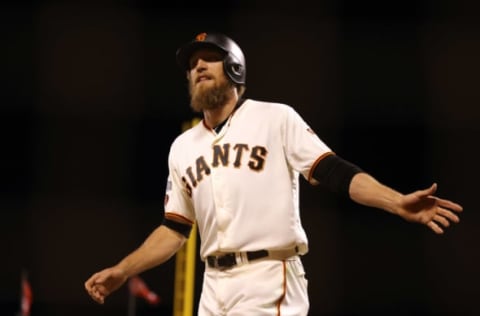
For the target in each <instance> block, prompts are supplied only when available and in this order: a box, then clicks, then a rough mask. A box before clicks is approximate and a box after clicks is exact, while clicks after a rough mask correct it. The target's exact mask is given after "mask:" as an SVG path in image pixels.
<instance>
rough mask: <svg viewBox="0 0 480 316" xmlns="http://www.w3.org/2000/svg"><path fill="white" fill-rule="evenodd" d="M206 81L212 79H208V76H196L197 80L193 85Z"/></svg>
mask: <svg viewBox="0 0 480 316" xmlns="http://www.w3.org/2000/svg"><path fill="white" fill-rule="evenodd" d="M208 80H212V77H210V76H209V75H201V76H198V78H197V80H195V83H199V82H202V81H208Z"/></svg>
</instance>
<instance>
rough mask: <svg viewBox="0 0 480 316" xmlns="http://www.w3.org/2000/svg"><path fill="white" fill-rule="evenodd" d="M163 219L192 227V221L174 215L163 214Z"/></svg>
mask: <svg viewBox="0 0 480 316" xmlns="http://www.w3.org/2000/svg"><path fill="white" fill-rule="evenodd" d="M165 218H166V219H168V220H171V221H174V222H178V223H181V224H187V225H193V221H191V220H189V219H188V218H186V217H184V216H182V215H179V214H176V213H165Z"/></svg>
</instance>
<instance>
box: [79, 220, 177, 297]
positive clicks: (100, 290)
mask: <svg viewBox="0 0 480 316" xmlns="http://www.w3.org/2000/svg"><path fill="white" fill-rule="evenodd" d="M185 240H186V237H185V236H183V235H182V234H180V233H178V232H176V231H174V230H172V229H170V228H168V227H166V226H164V225H161V226H159V227H158V228H157V229H155V230H154V231H153V232H152V233H151V234H150V236H148V238H147V239H146V240H145V241H144V243H143V244H142V245H141V246H140V247H139V248H138V249H137V250H135V251H133V252H132V253H131V254H129V255H128V256H126V257H125V258H124V259H123V260H122V261H120V262H119V263H118V264H116V265H115V266H112V267H110V268H107V269H104V270H102V271H100V272H97V273H95V274H93V275H92V276H91V277H90V278H89V279H88V280H87V281H86V282H85V289H86V290H87V292H88V294H90V296H91V297H92V298H93V299H94V300H95V301H96V302H98V303H100V304H103V302H104V301H105V298H106V297H107V296H108V295H110V294H111V293H112V292H113V291H115V290H117V289H118V288H119V287H120V286H122V284H123V283H125V281H126V280H127V279H128V278H129V277H131V276H133V275H136V274H139V273H141V272H143V271H145V270H148V269H150V268H153V267H155V266H157V265H160V264H162V263H164V262H165V261H167V260H168V259H169V258H170V257H172V256H173V255H174V254H175V253H176V252H177V251H178V250H179V249H180V247H182V245H183V244H184V243H185Z"/></svg>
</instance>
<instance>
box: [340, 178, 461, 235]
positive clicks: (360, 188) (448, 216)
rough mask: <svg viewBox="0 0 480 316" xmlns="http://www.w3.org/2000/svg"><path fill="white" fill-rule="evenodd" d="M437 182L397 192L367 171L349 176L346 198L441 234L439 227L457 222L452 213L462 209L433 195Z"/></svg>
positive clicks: (456, 217) (441, 228) (455, 216)
mask: <svg viewBox="0 0 480 316" xmlns="http://www.w3.org/2000/svg"><path fill="white" fill-rule="evenodd" d="M436 190H437V184H435V183H434V184H433V185H432V186H431V187H429V188H427V189H424V190H418V191H415V192H412V193H410V194H401V193H399V192H397V191H395V190H393V189H392V188H389V187H388V186H385V185H383V184H381V183H380V182H378V181H377V180H376V179H375V178H373V177H372V176H370V175H369V174H367V173H364V172H361V173H357V174H356V175H355V176H353V178H352V180H351V182H350V186H349V195H350V198H351V199H352V200H353V201H355V202H357V203H359V204H362V205H365V206H371V207H376V208H379V209H383V210H385V211H388V212H390V213H392V214H396V215H398V216H400V217H402V218H403V219H405V220H407V221H409V222H415V223H420V224H423V225H426V226H428V227H429V228H430V229H431V230H433V231H434V232H435V233H437V234H443V232H444V231H443V228H447V227H449V226H450V222H454V223H458V222H459V221H460V219H459V218H458V216H457V215H456V214H455V213H459V212H461V211H462V210H463V208H462V206H460V205H459V204H457V203H454V202H451V201H448V200H444V199H441V198H438V197H436V196H434V194H435V191H436Z"/></svg>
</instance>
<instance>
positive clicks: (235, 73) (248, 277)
mask: <svg viewBox="0 0 480 316" xmlns="http://www.w3.org/2000/svg"><path fill="white" fill-rule="evenodd" d="M177 62H178V64H179V65H180V67H181V68H182V69H183V70H184V71H185V72H186V76H187V79H188V83H189V92H190V96H191V106H192V108H193V109H194V110H195V111H199V112H202V113H203V120H202V121H201V123H199V124H197V125H196V126H194V127H193V128H191V129H189V130H187V131H186V132H184V133H182V134H181V135H180V136H178V137H177V138H176V139H175V141H174V142H173V144H172V145H171V148H170V153H169V158H168V168H169V176H168V181H167V186H166V197H165V218H164V221H163V222H162V223H161V225H160V226H159V227H158V228H157V229H155V230H154V231H153V232H152V233H151V235H150V236H149V237H148V238H147V239H146V240H145V242H144V243H143V244H142V245H141V246H140V247H139V248H138V249H136V250H135V251H133V252H132V253H131V254H130V255H128V256H126V257H125V258H124V259H123V260H121V261H120V262H119V263H118V264H116V265H114V266H112V267H110V268H107V269H105V270H103V271H100V272H98V273H96V274H94V275H93V276H92V277H90V278H89V279H88V280H87V281H86V283H85V288H86V290H87V291H88V293H89V294H90V295H91V297H92V298H93V299H94V300H95V301H97V302H99V303H103V302H104V300H105V298H106V297H107V296H108V295H109V294H111V293H112V292H113V291H114V290H116V289H117V288H118V287H120V286H121V285H122V284H123V283H124V282H125V281H126V280H127V279H128V278H129V277H130V276H133V275H136V274H139V273H141V272H143V271H145V270H147V269H150V268H153V267H155V266H157V265H159V264H161V263H163V262H165V261H166V260H168V259H169V258H170V257H171V256H173V255H174V254H175V253H176V251H177V250H179V248H180V247H181V246H182V245H183V244H184V242H185V240H186V239H187V238H188V236H189V233H190V229H191V227H192V225H193V223H197V224H198V229H199V233H200V238H201V246H200V256H201V258H202V260H203V261H204V262H205V272H204V278H203V288H202V294H201V298H200V303H199V307H198V313H199V315H255V316H258V315H283V316H285V315H292V316H299V315H307V313H308V308H309V300H308V295H307V280H306V278H305V272H304V269H303V266H302V262H301V259H300V258H301V256H302V255H304V254H305V253H306V252H307V251H308V240H307V236H306V234H305V231H304V229H303V228H302V224H301V221H300V216H299V178H300V175H302V176H303V178H305V179H306V181H308V182H310V183H311V184H318V183H320V184H322V186H324V187H326V188H328V189H330V190H332V191H333V192H337V193H338V194H343V195H345V196H346V197H349V198H351V199H352V200H353V201H355V202H357V203H360V204H362V205H366V206H371V207H375V208H379V209H383V210H385V211H388V212H390V213H392V214H395V215H398V216H401V217H402V218H404V219H405V220H407V221H410V222H416V223H420V224H424V225H426V226H428V227H429V228H430V229H431V230H433V232H435V233H437V234H441V233H443V232H444V228H445V227H448V226H449V225H450V222H455V223H456V222H458V221H459V218H458V216H457V215H456V214H455V213H457V212H460V211H462V207H461V206H460V205H458V204H456V203H454V202H451V201H448V200H444V199H440V198H438V197H435V196H433V194H434V193H435V191H436V188H437V185H436V184H433V185H432V186H431V187H429V188H427V189H423V190H418V191H415V192H413V193H410V194H401V193H399V192H397V191H395V190H394V189H392V188H389V187H387V186H385V185H383V184H381V183H379V182H378V181H377V180H375V178H373V177H372V176H370V175H369V174H367V173H366V172H364V171H362V170H361V169H360V168H359V167H357V166H356V165H354V164H352V163H350V162H347V161H346V160H344V159H342V158H341V157H339V156H338V155H336V154H335V153H334V152H333V151H332V149H330V148H329V147H328V146H327V145H326V144H325V143H324V142H323V141H322V140H321V139H320V138H319V137H318V136H317V135H316V134H315V133H314V132H313V130H312V128H310V127H309V125H308V124H307V123H306V122H305V121H304V120H303V119H302V118H301V117H300V116H299V114H298V113H297V112H296V111H295V110H294V109H293V108H292V107H291V106H289V105H285V104H279V103H269V102H262V101H256V100H252V99H246V98H243V93H244V91H245V82H246V81H245V79H246V64H245V57H244V55H243V53H242V50H241V49H240V47H239V46H238V45H237V44H236V43H235V42H234V41H233V40H232V39H230V38H229V37H227V36H225V35H223V34H211V33H208V34H207V33H201V34H199V35H197V36H196V37H195V39H194V40H193V41H191V42H189V43H187V44H186V45H185V46H183V47H181V48H180V49H179V50H178V51H177Z"/></svg>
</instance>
